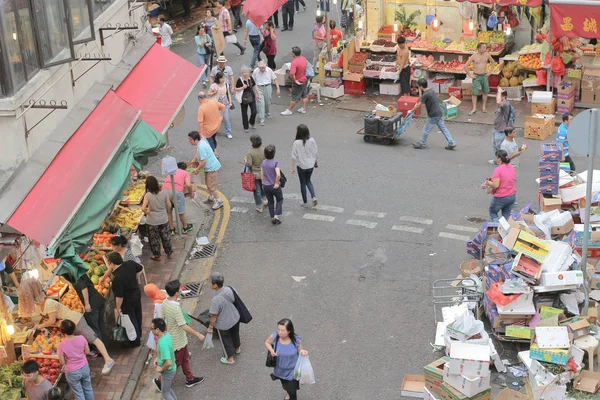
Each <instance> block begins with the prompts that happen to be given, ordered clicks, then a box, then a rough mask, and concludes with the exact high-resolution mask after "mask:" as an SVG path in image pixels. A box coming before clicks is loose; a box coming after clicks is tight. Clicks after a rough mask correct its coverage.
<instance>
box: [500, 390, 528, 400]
mask: <svg viewBox="0 0 600 400" xmlns="http://www.w3.org/2000/svg"><path fill="white" fill-rule="evenodd" d="M494 400H527V395H525V394H524V393H519V392H517V391H515V390H512V389H508V388H506V389H504V390H503V391H501V392H500V393H498V396H496V397H494Z"/></svg>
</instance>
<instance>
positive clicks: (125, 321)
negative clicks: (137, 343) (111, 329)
mask: <svg viewBox="0 0 600 400" xmlns="http://www.w3.org/2000/svg"><path fill="white" fill-rule="evenodd" d="M121 326H122V327H123V328H125V332H126V333H127V339H129V341H130V342H133V341H134V340H135V339H137V333H136V331H135V326H133V322H131V318H129V315H127V314H122V315H121Z"/></svg>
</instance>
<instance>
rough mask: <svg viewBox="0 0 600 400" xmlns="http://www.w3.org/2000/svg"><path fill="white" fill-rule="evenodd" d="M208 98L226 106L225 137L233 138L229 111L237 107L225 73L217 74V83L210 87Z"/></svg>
mask: <svg viewBox="0 0 600 400" xmlns="http://www.w3.org/2000/svg"><path fill="white" fill-rule="evenodd" d="M207 96H208V97H209V98H211V99H213V100H217V101H218V102H219V103H221V104H223V105H224V106H225V112H224V113H223V122H224V123H225V135H226V136H227V138H228V139H231V138H233V136H231V120H230V118H229V114H230V113H229V110H233V109H234V108H235V106H234V105H233V102H232V101H231V93H230V92H229V90H228V88H227V81H226V79H225V75H224V74H223V72H221V71H219V72H217V73H216V75H215V81H214V83H213V84H212V85H210V88H209V89H208V93H207ZM213 137H214V136H213Z"/></svg>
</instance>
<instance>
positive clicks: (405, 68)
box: [396, 36, 410, 96]
mask: <svg viewBox="0 0 600 400" xmlns="http://www.w3.org/2000/svg"><path fill="white" fill-rule="evenodd" d="M397 42H398V57H397V58H396V69H397V70H398V72H399V74H400V96H405V95H406V96H410V51H409V50H408V46H407V45H406V38H405V37H404V36H400V37H399V38H398V40H397Z"/></svg>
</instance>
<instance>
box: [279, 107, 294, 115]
mask: <svg viewBox="0 0 600 400" xmlns="http://www.w3.org/2000/svg"><path fill="white" fill-rule="evenodd" d="M281 115H292V112H291V111H290V110H289V109H287V108H286V110H285V111H282V112H281Z"/></svg>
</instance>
